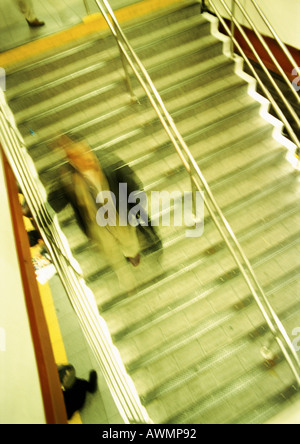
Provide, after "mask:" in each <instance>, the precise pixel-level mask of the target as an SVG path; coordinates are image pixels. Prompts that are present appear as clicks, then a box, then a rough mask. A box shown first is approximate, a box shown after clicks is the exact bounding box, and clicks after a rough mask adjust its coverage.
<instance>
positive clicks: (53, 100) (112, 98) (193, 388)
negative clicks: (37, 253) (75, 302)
mask: <svg viewBox="0 0 300 444" xmlns="http://www.w3.org/2000/svg"><path fill="white" fill-rule="evenodd" d="M210 27H211V24H210V22H209V21H208V20H207V19H206V18H205V17H203V16H202V15H201V14H200V4H199V3H198V2H193V1H191V2H181V3H180V5H178V4H177V6H174V7H173V8H166V9H163V10H162V11H161V12H159V13H156V14H153V15H149V16H146V17H144V18H143V20H139V21H135V22H131V23H130V24H128V25H126V26H125V27H124V28H123V29H124V31H125V34H126V36H127V38H128V39H129V41H130V42H131V44H132V46H133V48H134V49H135V51H136V53H137V54H138V56H139V57H140V59H141V60H142V62H143V64H144V66H145V67H146V69H147V70H148V72H149V74H150V76H151V78H152V80H153V82H154V84H155V86H156V88H157V89H158V91H159V93H160V95H161V97H162V99H163V101H164V103H165V105H166V107H167V109H168V111H169V112H170V114H171V116H172V117H173V119H174V121H175V123H176V125H177V127H178V129H179V131H180V132H181V134H182V136H183V137H184V139H185V141H186V143H187V145H188V146H189V148H190V150H191V152H192V154H193V156H194V158H195V159H196V160H197V162H198V164H199V166H200V169H201V170H202V172H203V174H204V176H205V178H206V180H207V181H208V184H209V186H210V188H211V190H212V192H213V193H214V196H215V198H216V200H217V202H218V203H219V205H220V207H221V209H222V211H223V212H224V214H225V217H226V218H227V220H228V221H229V223H230V225H231V227H232V229H233V231H234V233H235V234H236V236H237V238H238V240H239V242H240V243H241V245H242V247H243V249H244V251H245V253H246V255H247V257H248V258H249V260H250V261H251V264H252V266H253V268H254V270H255V272H256V274H257V277H258V279H259V282H260V283H261V285H262V287H263V288H264V290H265V293H266V295H267V296H268V298H269V301H270V303H271V304H272V306H273V308H274V309H275V311H276V313H277V314H278V316H279V318H280V320H281V321H282V323H283V325H284V327H285V329H286V331H287V333H288V335H289V336H290V338H291V340H293V339H297V336H293V335H294V334H295V333H293V332H295V330H294V329H295V328H296V327H300V296H299V295H300V291H299V265H300V259H299V258H300V211H299V210H300V200H299V196H300V181H299V172H297V171H296V170H294V169H293V168H292V166H291V165H290V164H289V163H288V162H287V161H286V154H287V150H286V148H285V147H283V146H282V145H280V143H278V142H277V141H276V140H275V139H274V138H273V137H272V133H273V129H274V128H273V126H272V125H271V124H270V123H268V122H267V121H266V120H264V119H263V118H262V117H261V116H260V104H259V103H258V102H257V101H255V100H254V99H253V98H252V97H250V95H248V84H247V83H246V81H245V80H244V79H243V78H241V77H240V76H238V75H237V74H236V73H235V64H234V62H233V61H232V60H230V59H228V58H227V57H226V56H225V55H223V43H222V42H221V41H220V40H218V39H217V38H216V37H214V36H213V35H211V33H210ZM132 82H133V87H134V91H135V93H136V95H137V97H138V99H139V103H138V104H132V103H130V100H129V96H128V93H127V90H126V85H125V82H124V78H123V70H122V64H121V61H120V57H119V51H118V48H117V46H116V44H115V41H114V40H113V37H112V36H111V35H108V34H106V33H104V34H101V35H100V36H99V37H97V38H95V37H94V38H90V39H87V40H86V41H85V42H80V43H79V42H77V44H76V42H74V44H73V45H70V46H68V47H66V48H64V49H63V50H60V51H57V53H53V54H52V55H51V56H48V57H47V58H40V59H37V60H36V61H34V62H33V63H31V64H30V65H28V66H25V67H24V66H23V67H19V68H16V69H15V70H14V72H11V73H9V75H8V78H7V99H8V101H9V105H10V107H11V109H12V111H13V113H14V115H15V118H16V121H17V124H18V128H19V130H20V132H21V133H22V135H23V137H24V140H25V142H26V144H27V147H28V152H29V154H30V156H31V157H32V159H33V160H34V162H35V165H36V168H37V171H38V173H39V175H40V179H41V181H42V183H43V184H44V186H45V188H46V190H49V188H50V187H51V185H52V183H53V181H55V179H56V174H57V173H56V169H57V159H56V158H55V155H54V154H53V153H52V152H51V150H50V149H49V146H50V145H51V143H52V142H53V140H55V138H56V136H57V133H58V132H60V131H65V132H72V131H75V130H76V131H79V132H80V133H81V134H82V135H84V136H85V138H86V139H87V141H88V142H89V143H90V144H91V146H92V147H93V148H94V149H95V150H101V151H102V152H104V153H108V154H109V153H115V154H117V155H118V156H119V157H120V158H121V159H123V160H124V162H125V163H128V164H129V165H130V166H131V167H132V168H133V169H134V170H135V171H136V173H137V175H138V176H139V178H140V179H141V181H142V182H143V184H144V188H145V191H146V192H150V191H151V190H155V191H161V190H168V191H173V190H178V189H179V190H181V191H185V190H190V178H189V176H188V175H187V173H186V171H185V169H184V168H183V166H182V163H181V161H180V159H179V157H178V155H177V154H176V152H175V150H174V148H173V146H172V145H171V143H170V142H169V139H168V137H167V135H166V133H165V131H164V130H163V128H162V126H161V124H160V122H159V121H158V118H157V116H156V114H155V113H154V111H153V109H152V108H151V106H150V105H149V103H148V101H147V100H146V97H145V93H144V92H143V90H142V88H141V87H140V85H139V84H138V82H137V81H136V80H135V79H134V78H132ZM58 218H59V222H60V225H61V227H62V230H63V232H64V234H65V235H66V237H67V239H68V242H69V245H70V248H71V250H72V252H73V255H74V258H75V259H76V260H77V261H78V263H79V264H80V267H81V269H82V272H83V274H84V277H85V281H86V283H87V285H88V286H89V288H90V289H91V290H92V291H93V293H94V296H95V300H96V302H97V305H98V307H99V313H100V314H101V316H102V317H103V318H104V320H105V321H106V323H107V326H108V328H109V331H110V334H111V337H112V339H113V342H114V344H115V345H116V347H117V349H118V350H119V353H120V355H121V357H122V360H123V362H124V365H125V366H126V369H127V372H128V374H129V375H130V377H131V379H132V381H133V382H134V385H135V387H136V390H137V392H138V394H139V396H140V399H141V402H142V404H143V405H144V406H145V408H146V410H147V412H148V415H149V417H150V418H151V419H152V421H153V422H154V423H159V424H163V423H169V424H182V423H184V424H211V423H234V424H239V423H243V424H248V423H264V422H266V421H267V420H269V419H270V418H272V417H273V416H275V415H276V414H278V413H280V412H281V411H282V410H284V409H285V408H286V407H289V406H291V405H292V404H293V403H295V402H297V401H299V398H300V394H299V391H298V390H297V386H296V383H295V377H294V375H293V373H292V372H291V370H290V368H289V366H288V364H287V362H286V360H285V359H284V357H283V355H282V353H281V351H280V349H279V347H278V346H277V343H276V342H275V341H274V340H273V339H272V335H271V333H270V331H269V328H268V326H267V325H266V322H265V320H264V318H263V316H262V315H261V312H260V310H259V308H258V307H257V305H256V303H255V301H254V299H253V297H252V296H251V295H250V292H249V289H248V287H247V285H246V284H245V282H244V279H243V277H242V276H241V274H240V272H239V269H238V268H237V267H236V264H235V262H234V260H233V258H232V257H231V255H230V253H229V251H228V249H227V248H226V246H225V244H224V241H223V239H222V238H221V236H220V234H219V232H218V230H217V229H216V227H215V225H214V223H213V222H212V220H211V218H210V216H209V214H208V213H206V214H205V229H204V234H203V235H202V236H201V237H200V238H192V239H190V238H187V237H186V236H185V231H186V228H185V227H182V228H181V227H160V236H161V239H162V242H163V250H162V251H151V250H149V249H147V247H146V246H145V248H144V251H143V255H142V261H141V265H140V267H139V268H137V269H131V268H132V267H131V268H129V264H127V263H124V272H125V273H127V272H128V273H132V274H133V275H134V279H135V281H136V282H137V285H136V287H135V288H131V289H129V292H128V289H124V288H122V286H119V284H118V283H117V280H116V276H115V273H114V272H113V270H111V269H110V268H109V267H107V264H106V263H105V262H104V261H103V259H102V258H101V257H100V255H99V253H98V252H97V251H96V249H95V248H94V246H93V245H92V244H91V243H90V242H89V241H88V239H87V238H86V237H85V236H84V234H82V232H81V231H80V229H79V228H78V226H77V225H76V223H75V222H74V215H73V213H72V210H71V209H70V208H67V209H66V210H63V211H62V212H61V213H59V214H58ZM130 290H131V291H130ZM298 336H299V335H298ZM298 344H299V340H298ZM263 346H267V347H268V348H269V349H271V350H272V353H273V356H272V358H270V359H267V358H265V357H263V355H262V353H261V349H262V347H263Z"/></svg>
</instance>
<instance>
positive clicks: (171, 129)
mask: <svg viewBox="0 0 300 444" xmlns="http://www.w3.org/2000/svg"><path fill="white" fill-rule="evenodd" d="M95 1H96V3H97V5H98V7H99V9H100V11H101V12H102V14H103V16H104V18H105V20H106V21H107V23H108V25H109V27H110V29H111V31H112V33H113V35H114V37H115V38H116V40H117V43H118V46H119V49H120V51H121V57H122V58H124V59H125V60H126V61H127V63H128V64H129V66H130V67H131V69H132V71H133V73H134V75H135V76H136V78H137V79H138V81H139V83H140V84H141V86H142V87H143V89H144V91H145V93H146V95H147V96H148V98H149V100H150V103H151V104H152V106H153V108H154V110H155V112H156V113H157V115H158V117H159V120H160V121H161V123H162V124H163V127H164V128H165V130H166V132H167V134H168V136H169V137H170V140H171V142H172V143H173V145H174V147H175V149H176V151H177V153H178V154H179V157H180V159H181V160H182V162H183V164H184V166H185V168H186V170H187V172H188V173H189V175H190V177H191V182H192V184H193V187H195V189H196V190H198V191H200V192H202V191H203V189H204V190H205V191H206V193H207V196H208V197H209V199H210V201H211V204H212V207H211V205H210V204H209V203H208V201H207V199H205V204H206V207H207V209H208V212H209V214H210V216H211V218H212V220H213V221H214V223H215V225H216V227H217V229H218V231H219V232H220V234H221V236H222V237H223V239H224V242H225V244H226V246H227V247H228V249H229V251H230V253H231V255H232V256H233V258H234V260H235V262H236V264H237V266H238V268H239V270H240V272H241V274H242V276H243V277H244V279H245V282H246V284H247V286H248V287H249V289H250V291H251V294H252V295H253V297H254V299H255V301H256V303H257V305H258V307H259V309H260V310H261V312H262V315H263V317H264V318H265V320H266V322H267V325H268V326H269V328H270V331H271V332H272V334H273V336H274V338H275V340H276V341H277V343H278V345H279V347H280V348H281V350H282V352H283V354H284V356H285V358H286V360H287V362H288V364H289V366H290V368H291V370H292V372H293V374H294V376H295V378H296V380H297V383H298V385H299V386H300V360H299V358H298V355H297V353H296V351H295V349H294V347H293V345H292V342H291V340H290V338H289V336H288V334H287V333H286V331H285V329H284V327H283V325H282V323H281V321H280V320H279V318H278V317H277V315H276V313H275V311H274V310H273V308H272V307H271V305H270V303H269V301H268V299H267V297H266V295H265V294H264V291H263V289H262V287H261V286H260V284H259V282H258V279H257V277H256V275H255V273H254V270H253V268H252V266H251V264H250V262H249V260H248V258H247V257H246V255H245V253H244V251H243V249H242V247H241V245H240V243H239V242H238V240H237V238H236V236H235V235H234V233H233V231H232V229H231V227H230V225H229V223H228V221H227V220H226V218H225V216H224V214H223V213H222V211H221V209H220V207H219V206H218V204H217V202H216V200H215V198H214V196H213V194H212V192H211V190H210V188H209V186H208V183H207V182H206V180H205V178H204V176H203V174H202V172H201V171H200V168H199V166H198V165H197V163H196V161H195V159H194V158H193V156H192V154H191V152H190V150H189V149H188V147H187V145H186V143H185V142H184V140H183V138H182V136H181V134H180V133H179V131H178V130H177V127H176V125H175V124H174V121H173V119H172V117H171V116H170V114H169V113H168V111H167V109H166V107H165V105H164V103H163V101H162V99H161V97H160V95H159V93H158V91H157V90H156V88H155V86H154V84H153V82H152V80H151V78H150V76H149V74H148V73H147V71H146V69H145V68H144V66H143V64H142V63H141V61H140V59H139V58H138V56H137V55H136V53H135V51H134V50H133V48H132V47H131V45H130V43H129V41H128V40H127V38H126V36H125V34H124V32H123V30H122V29H121V27H120V25H119V23H118V21H117V19H116V17H115V15H114V12H113V10H112V8H111V6H110V4H109V3H108V1H107V0H95ZM105 8H106V11H105ZM108 14H109V16H110V19H109V17H108ZM121 40H122V41H121ZM126 48H127V49H126ZM128 53H129V54H128ZM139 71H140V72H139ZM125 74H126V76H128V71H126V72H125ZM127 83H130V79H129V78H128V77H127ZM130 94H131V96H132V90H131V89H130ZM201 184H202V186H201ZM215 213H216V214H215ZM226 232H227V235H226ZM227 236H228V238H227ZM243 264H244V265H243ZM280 336H281V337H282V339H283V342H282V339H281V337H280ZM284 343H285V345H284ZM286 347H287V349H286Z"/></svg>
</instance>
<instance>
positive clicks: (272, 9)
mask: <svg viewBox="0 0 300 444" xmlns="http://www.w3.org/2000/svg"><path fill="white" fill-rule="evenodd" d="M212 1H213V3H214V4H215V5H216V6H217V7H218V8H219V9H220V11H223V13H222V15H223V16H224V17H227V18H229V15H228V14H227V13H226V12H225V10H224V7H223V6H222V4H221V2H220V0H212ZM224 1H225V3H226V4H227V6H228V7H229V9H231V3H232V0H224ZM239 2H240V4H241V5H242V6H244V8H245V9H246V11H247V13H248V14H249V15H250V17H251V19H252V20H253V21H254V23H255V25H256V26H257V27H258V28H259V30H260V31H261V33H263V34H265V35H271V34H270V33H269V31H268V29H267V28H266V26H265V24H264V22H263V21H262V19H261V18H260V16H259V14H258V13H257V11H256V9H255V7H254V6H253V4H252V1H251V0H239ZM256 3H257V4H258V5H259V7H260V9H261V10H262V11H263V12H264V14H265V16H266V17H267V18H268V20H269V22H270V23H271V25H272V26H273V28H274V29H275V31H276V32H277V34H278V35H279V37H280V39H281V40H282V41H283V42H284V43H286V44H288V45H291V46H294V47H295V48H297V49H299V48H300V25H299V20H300V0H256ZM236 11H237V17H238V18H239V21H240V23H242V24H243V25H245V26H248V27H250V26H249V23H248V22H247V21H245V19H244V18H242V16H241V13H239V8H238V6H236ZM299 57H300V55H299Z"/></svg>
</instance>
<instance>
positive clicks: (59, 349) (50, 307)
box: [38, 282, 82, 424]
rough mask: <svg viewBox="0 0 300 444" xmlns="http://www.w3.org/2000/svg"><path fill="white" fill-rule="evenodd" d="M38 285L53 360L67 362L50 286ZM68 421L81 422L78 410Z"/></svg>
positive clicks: (71, 422) (61, 362)
mask: <svg viewBox="0 0 300 444" xmlns="http://www.w3.org/2000/svg"><path fill="white" fill-rule="evenodd" d="M38 287H39V292H40V295H41V301H42V304H43V308H44V313H45V317H46V321H47V325H48V330H49V335H50V340H51V344H52V349H53V354H54V359H55V362H56V363H57V364H66V363H68V358H67V354H66V350H65V346H64V342H63V338H62V335H61V331H60V327H59V323H58V320H57V316H56V311H55V307H54V303H53V298H52V294H51V290H50V286H49V284H48V283H46V284H44V285H41V284H40V283H39V282H38ZM68 422H69V424H82V421H81V417H80V414H79V412H75V413H74V415H73V416H72V419H71V420H70V421H68Z"/></svg>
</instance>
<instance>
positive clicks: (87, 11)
mask: <svg viewBox="0 0 300 444" xmlns="http://www.w3.org/2000/svg"><path fill="white" fill-rule="evenodd" d="M83 3H84V6H85V10H86V13H87V15H90V8H89V5H88V2H87V0H83Z"/></svg>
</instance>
